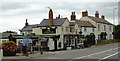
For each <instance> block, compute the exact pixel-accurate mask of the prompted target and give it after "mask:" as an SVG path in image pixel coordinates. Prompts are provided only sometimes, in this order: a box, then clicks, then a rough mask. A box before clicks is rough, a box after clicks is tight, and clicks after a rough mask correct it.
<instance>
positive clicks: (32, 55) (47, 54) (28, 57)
mask: <svg viewBox="0 0 120 61" xmlns="http://www.w3.org/2000/svg"><path fill="white" fill-rule="evenodd" d="M50 55H54V53H49V52H44V53H43V55H41V54H40V52H39V51H35V52H34V54H30V53H29V56H23V55H22V53H17V54H16V56H3V60H4V59H30V58H35V57H42V56H50Z"/></svg>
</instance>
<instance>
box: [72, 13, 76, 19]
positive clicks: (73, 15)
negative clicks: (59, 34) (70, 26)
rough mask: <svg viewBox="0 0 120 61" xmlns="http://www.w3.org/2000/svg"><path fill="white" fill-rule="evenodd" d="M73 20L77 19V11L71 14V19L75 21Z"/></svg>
mask: <svg viewBox="0 0 120 61" xmlns="http://www.w3.org/2000/svg"><path fill="white" fill-rule="evenodd" d="M73 20H76V15H75V12H72V15H71V21H73Z"/></svg>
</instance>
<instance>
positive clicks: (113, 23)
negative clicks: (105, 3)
mask: <svg viewBox="0 0 120 61" xmlns="http://www.w3.org/2000/svg"><path fill="white" fill-rule="evenodd" d="M116 9H117V8H114V9H113V24H115V19H114V16H115V13H114V11H115V10H116Z"/></svg>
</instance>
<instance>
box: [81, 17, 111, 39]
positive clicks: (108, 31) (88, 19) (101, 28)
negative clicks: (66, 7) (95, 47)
mask: <svg viewBox="0 0 120 61" xmlns="http://www.w3.org/2000/svg"><path fill="white" fill-rule="evenodd" d="M81 20H85V21H90V22H91V23H92V24H93V25H94V26H96V28H95V32H94V34H95V36H96V40H97V39H98V35H99V34H101V32H106V33H107V34H108V35H107V36H106V39H108V40H109V39H113V35H112V32H113V25H108V24H103V23H97V22H94V21H93V20H91V19H90V18H88V17H82V18H81ZM98 24H99V25H100V31H98ZM104 25H105V26H106V30H104ZM109 26H111V29H112V31H110V30H109ZM82 30H84V29H83V28H82ZM87 30H89V32H84V31H83V34H85V35H86V34H89V33H90V32H92V28H91V29H87ZM110 35H112V36H111V38H110Z"/></svg>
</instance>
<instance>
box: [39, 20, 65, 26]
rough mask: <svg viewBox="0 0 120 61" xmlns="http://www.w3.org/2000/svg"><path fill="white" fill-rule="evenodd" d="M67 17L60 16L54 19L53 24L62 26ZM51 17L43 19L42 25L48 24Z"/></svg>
mask: <svg viewBox="0 0 120 61" xmlns="http://www.w3.org/2000/svg"><path fill="white" fill-rule="evenodd" d="M66 19H67V18H60V19H53V25H52V26H62V24H63V23H64V22H65V20H66ZM48 21H49V19H43V21H42V22H41V23H40V25H38V26H40V27H45V26H48Z"/></svg>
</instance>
